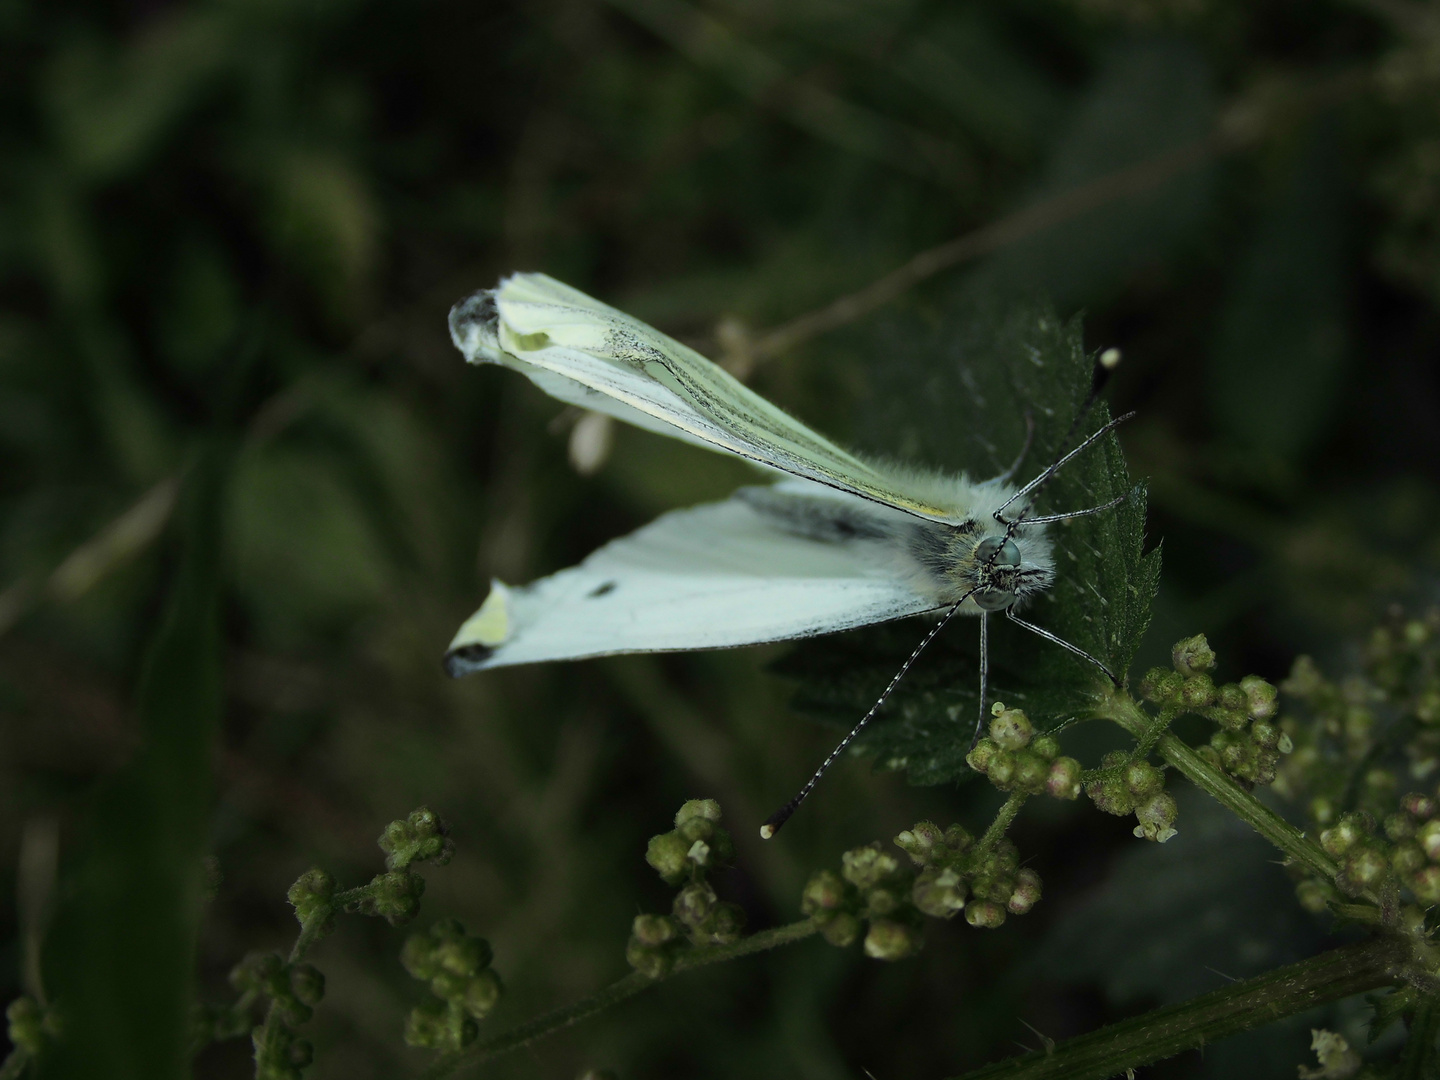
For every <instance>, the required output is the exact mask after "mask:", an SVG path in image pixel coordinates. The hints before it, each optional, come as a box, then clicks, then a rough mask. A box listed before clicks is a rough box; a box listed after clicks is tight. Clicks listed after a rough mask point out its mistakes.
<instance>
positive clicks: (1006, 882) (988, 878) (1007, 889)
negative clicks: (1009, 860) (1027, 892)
mask: <svg viewBox="0 0 1440 1080" xmlns="http://www.w3.org/2000/svg"><path fill="white" fill-rule="evenodd" d="M970 891H971V893H972V894H974V896H975V898H976V899H977V900H991V901H994V902H995V903H997V904H1005V903H1009V901H1010V894H1011V893H1013V892H1014V891H1015V879H1014V878H1013V877H1011V876H1010V875H1009V874H1006V873H1003V872H1001V873H998V874H988V875H981V876H980V877H977V878H975V879H974V880H973V881H971V882H970Z"/></svg>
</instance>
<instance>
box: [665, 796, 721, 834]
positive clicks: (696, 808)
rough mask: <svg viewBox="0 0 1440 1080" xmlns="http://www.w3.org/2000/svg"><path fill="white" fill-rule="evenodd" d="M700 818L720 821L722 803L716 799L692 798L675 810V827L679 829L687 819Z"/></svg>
mask: <svg viewBox="0 0 1440 1080" xmlns="http://www.w3.org/2000/svg"><path fill="white" fill-rule="evenodd" d="M696 818H699V819H700V820H702V821H711V822H718V821H719V820H720V804H719V803H718V802H716V801H715V800H714V799H691V800H690V801H689V802H687V803H685V805H684V806H682V807H680V809H679V810H677V811H676V812H675V827H676V828H677V829H678V828H680V826H682V825H684V824H685V823H686V822H687V821H693V820H695V819H696Z"/></svg>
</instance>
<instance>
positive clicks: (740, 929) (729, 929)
mask: <svg viewBox="0 0 1440 1080" xmlns="http://www.w3.org/2000/svg"><path fill="white" fill-rule="evenodd" d="M744 933H745V909H744V908H742V907H741V906H740V905H739V904H731V903H729V902H725V903H720V904H716V905H715V907H714V910H712V911H711V912H710V916H709V918H707V919H706V920H705V922H704V923H702V924H701V926H700V927H699V936H700V937H701V939H702V940H701V944H705V945H730V944H732V943H734V942H736V941H739V940H740V938H741V937H742V936H744Z"/></svg>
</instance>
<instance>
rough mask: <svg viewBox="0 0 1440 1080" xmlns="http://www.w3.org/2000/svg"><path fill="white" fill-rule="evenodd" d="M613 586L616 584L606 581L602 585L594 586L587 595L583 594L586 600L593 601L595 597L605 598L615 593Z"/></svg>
mask: <svg viewBox="0 0 1440 1080" xmlns="http://www.w3.org/2000/svg"><path fill="white" fill-rule="evenodd" d="M615 585H616V582H613V581H607V582H604V583H603V584H600V585H596V586H595V588H593V589H591V590H590V591H589V592H588V593H586V594H585V598H586V599H587V600H594V599H596V598H597V597H601V596H606V595H608V594H610V593H612V592H614V591H615Z"/></svg>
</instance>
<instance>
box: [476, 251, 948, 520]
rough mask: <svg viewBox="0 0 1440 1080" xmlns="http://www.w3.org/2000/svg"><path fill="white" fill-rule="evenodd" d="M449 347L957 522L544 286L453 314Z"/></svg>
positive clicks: (709, 372) (680, 351) (713, 368)
mask: <svg viewBox="0 0 1440 1080" xmlns="http://www.w3.org/2000/svg"><path fill="white" fill-rule="evenodd" d="M450 335H451V337H452V338H453V340H454V342H455V344H456V346H457V347H458V348H459V349H460V351H461V352H463V353H464V354H465V357H466V359H467V360H469V361H471V362H472V363H479V362H490V363H499V364H504V365H505V366H507V367H511V368H514V369H515V370H517V371H520V372H521V373H522V374H524V375H526V376H527V377H529V378H530V380H531V381H532V382H534V383H535V384H536V385H537V386H539V387H540V388H541V389H542V390H544V391H545V392H546V393H547V394H550V395H551V396H552V397H556V398H559V399H560V400H561V401H566V402H569V403H571V404H573V405H579V406H580V407H582V408H586V409H593V410H595V411H597V412H603V413H608V414H609V415H611V416H614V417H617V418H618V419H621V420H625V421H627V422H629V423H632V424H636V425H638V426H640V427H643V428H647V429H649V430H651V431H658V432H660V433H662V434H665V435H671V436H674V437H677V438H682V439H685V440H686V441H688V442H694V443H698V444H700V445H703V446H706V447H709V448H711V449H715V450H722V451H725V452H727V453H731V454H735V455H736V456H738V457H742V458H746V459H748V460H750V461H754V462H757V463H759V464H761V465H766V466H769V467H770V468H774V469H779V470H781V471H783V472H787V473H790V474H791V475H793V476H799V477H804V478H805V479H808V480H813V481H815V482H817V483H820V484H824V485H826V486H827V487H830V488H835V489H838V490H840V491H845V492H849V493H851V494H853V495H858V496H860V497H862V498H865V499H870V500H873V501H875V502H879V503H884V504H885V505H887V506H891V507H894V508H895V509H897V510H901V511H904V512H906V513H908V514H913V515H916V516H918V517H924V518H928V519H931V520H934V521H944V522H949V523H952V524H958V523H959V522H960V521H962V520H963V519H964V517H965V514H964V511H963V508H957V507H955V506H944V505H939V501H938V500H936V499H934V498H929V497H926V496H925V495H924V494H923V493H921V492H917V491H916V490H914V488H913V485H909V484H907V483H906V482H905V480H904V479H903V478H900V477H896V476H891V475H887V474H886V473H885V472H884V471H882V470H880V469H877V468H875V467H874V466H872V465H869V464H867V463H865V462H864V461H861V460H860V459H859V458H856V457H854V456H853V455H851V454H849V453H847V452H846V451H844V450H842V449H840V447H838V446H836V445H835V444H834V443H832V442H830V441H829V440H828V439H826V438H824V437H823V436H821V435H819V434H817V433H816V432H814V431H811V430H810V429H809V428H808V427H806V426H805V425H804V424H802V423H800V422H799V421H798V420H796V419H795V418H794V417H791V416H788V415H787V414H786V413H785V412H784V411H783V410H781V409H779V408H777V407H776V406H774V405H772V404H771V403H770V402H768V401H766V400H765V399H764V398H763V397H761V396H760V395H759V394H757V393H755V392H754V391H753V390H751V389H749V388H748V387H746V386H745V385H744V384H743V383H741V382H740V381H739V380H738V379H736V378H734V377H733V376H732V375H730V374H729V373H728V372H726V371H725V370H723V369H722V368H720V367H719V366H717V365H716V364H713V363H711V362H710V361H709V360H707V359H705V357H703V356H701V355H700V354H699V353H697V352H696V351H695V350H694V349H691V348H689V347H688V346H685V345H682V344H681V343H680V342H678V341H675V340H673V339H672V338H669V337H666V336H665V335H664V334H662V333H660V332H659V331H658V330H656V329H654V328H653V327H650V326H647V325H646V324H645V323H642V322H640V321H639V320H638V319H635V318H632V317H631V316H629V315H626V314H625V313H624V312H622V311H617V310H616V309H615V308H612V307H610V306H608V305H606V304H602V303H601V302H600V301H598V300H595V299H594V298H592V297H590V296H587V295H585V294H584V293H582V292H580V291H579V290H578V289H572V288H571V287H570V286H568V285H564V284H562V283H560V282H558V281H556V280H554V279H553V278H550V277H547V276H546V275H544V274H514V275H512V276H510V277H508V278H506V279H505V280H503V281H502V282H501V283H500V285H499V286H498V287H497V288H495V289H493V290H486V291H484V292H479V293H476V294H475V295H473V296H471V297H469V298H468V299H466V300H463V301H461V302H460V303H459V304H456V305H455V307H454V308H453V309H452V310H451V312H450Z"/></svg>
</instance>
